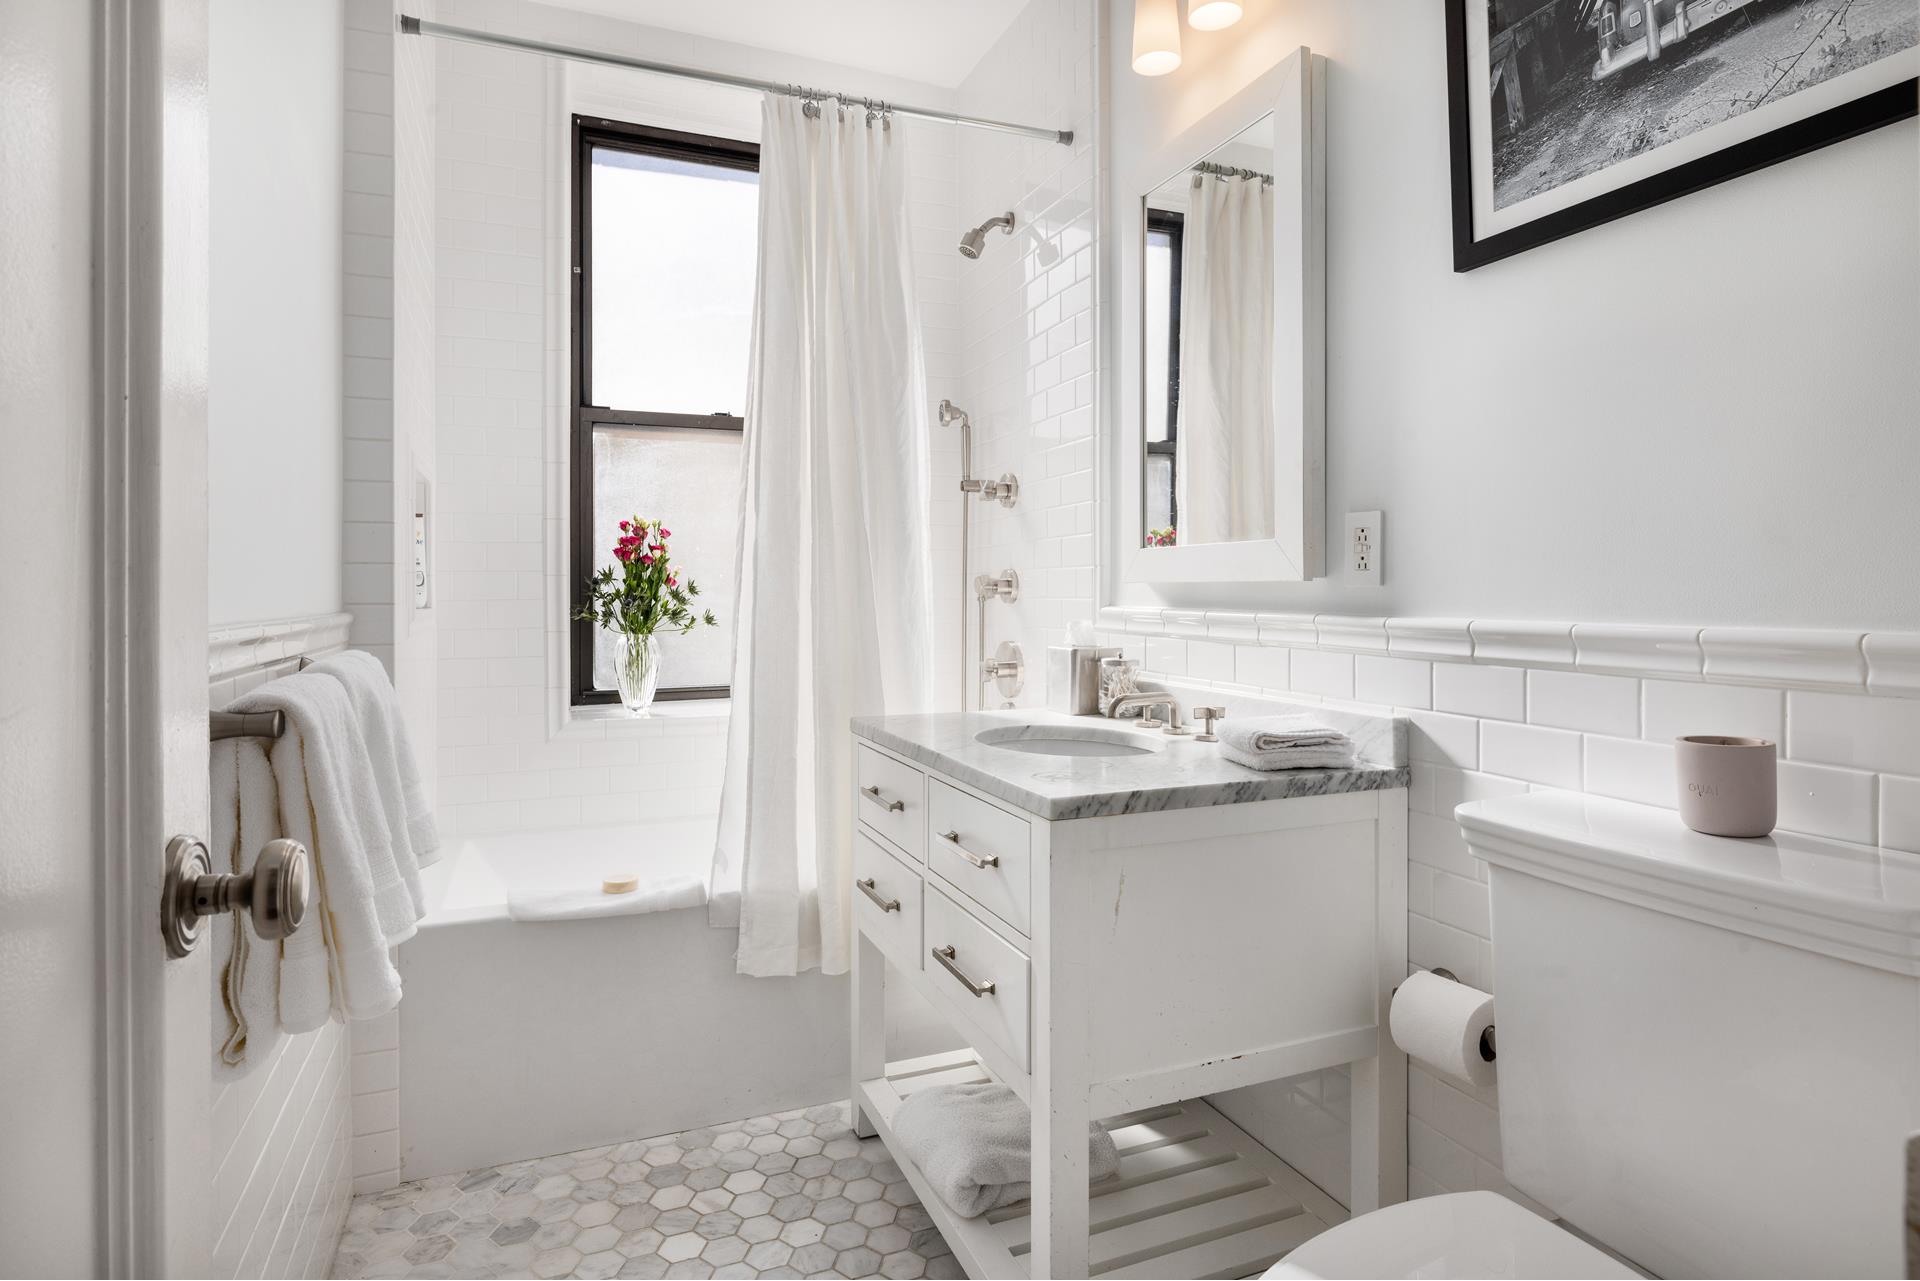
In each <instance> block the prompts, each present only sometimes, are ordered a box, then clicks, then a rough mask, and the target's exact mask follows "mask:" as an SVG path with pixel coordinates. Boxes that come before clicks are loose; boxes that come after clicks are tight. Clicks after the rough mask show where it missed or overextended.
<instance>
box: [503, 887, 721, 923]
mask: <svg viewBox="0 0 1920 1281" xmlns="http://www.w3.org/2000/svg"><path fill="white" fill-rule="evenodd" d="M706 901H707V883H706V882H705V881H703V880H701V879H700V878H699V877H697V876H667V877H662V878H661V879H660V880H657V881H642V882H641V883H640V885H639V888H637V889H634V890H631V891H629V892H628V893H625V894H608V893H606V892H605V891H604V890H602V889H601V888H600V887H599V886H598V885H583V886H581V887H579V888H577V889H574V888H567V889H558V890H548V889H542V890H514V891H511V892H510V893H508V895H507V915H508V916H509V917H511V918H512V919H513V920H516V921H580V920H586V919H587V918H589V917H595V916H638V915H639V914H640V913H642V912H671V911H673V910H674V909H675V908H681V907H701V906H704V905H705V903H706Z"/></svg>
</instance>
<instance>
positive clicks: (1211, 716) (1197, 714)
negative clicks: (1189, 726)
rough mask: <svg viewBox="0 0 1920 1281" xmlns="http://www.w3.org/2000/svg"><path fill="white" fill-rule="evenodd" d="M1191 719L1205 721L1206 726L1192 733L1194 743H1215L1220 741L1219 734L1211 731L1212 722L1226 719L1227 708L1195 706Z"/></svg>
mask: <svg viewBox="0 0 1920 1281" xmlns="http://www.w3.org/2000/svg"><path fill="white" fill-rule="evenodd" d="M1193 719H1195V720H1197V721H1205V722H1206V728H1205V729H1204V730H1202V731H1201V732H1200V733H1198V734H1196V735H1194V737H1193V741H1194V742H1196V743H1217V742H1219V741H1220V736H1219V735H1218V734H1216V733H1214V732H1213V723H1214V722H1215V721H1224V720H1225V719H1227V709H1226V708H1224V707H1196V708H1194V709H1193Z"/></svg>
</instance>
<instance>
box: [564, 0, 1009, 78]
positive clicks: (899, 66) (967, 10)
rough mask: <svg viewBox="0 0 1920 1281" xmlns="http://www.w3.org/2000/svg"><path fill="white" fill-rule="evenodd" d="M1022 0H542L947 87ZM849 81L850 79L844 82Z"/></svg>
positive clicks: (989, 45) (964, 73) (1001, 29)
mask: <svg viewBox="0 0 1920 1281" xmlns="http://www.w3.org/2000/svg"><path fill="white" fill-rule="evenodd" d="M1026 2H1027V0H548V3H553V4H559V5H562V6H564V7H565V8H568V9H579V10H584V11H586V12H589V13H599V14H605V15H607V16H608V17H612V18H624V19H625V20H627V21H628V22H637V23H640V24H641V25H643V26H649V27H664V28H666V29H667V30H670V31H685V32H687V33H689V34H692V35H697V36H708V37H711V38H713V39H717V40H728V41H732V42H734V43H736V44H746V45H753V46H756V47H758V48H761V49H773V50H776V51H779V52H781V53H793V54H798V55H800V56H801V57H805V58H818V59H820V60H821V61H823V62H837V63H840V64H841V65H843V66H848V67H858V68H861V69H864V70H868V71H877V72H881V73H883V74H886V75H893V76H902V77H905V78H906V79H909V80H918V81H921V82H922V83H925V84H931V85H939V86H942V87H944V88H953V87H954V86H956V85H958V84H959V83H960V82H961V81H962V80H964V79H966V76H967V73H968V72H970V71H972V70H973V68H974V65H975V64H976V63H978V62H979V61H980V59H981V57H982V55H984V54H985V53H986V52H987V50H988V49H990V48H992V47H993V43H994V41H996V40H998V39H999V38H1000V35H1001V33H1002V32H1004V31H1005V30H1006V29H1007V27H1008V25H1009V24H1010V23H1012V21H1013V19H1014V16H1015V15H1016V14H1018V13H1019V12H1020V10H1021V9H1022V8H1023V7H1025V5H1026ZM849 87H850V88H851V87H854V86H849Z"/></svg>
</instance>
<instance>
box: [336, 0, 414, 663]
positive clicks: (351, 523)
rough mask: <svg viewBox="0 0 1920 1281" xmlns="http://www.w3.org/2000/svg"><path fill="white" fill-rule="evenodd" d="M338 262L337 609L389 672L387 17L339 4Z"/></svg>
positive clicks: (359, 643) (392, 493) (391, 487)
mask: <svg viewBox="0 0 1920 1281" xmlns="http://www.w3.org/2000/svg"><path fill="white" fill-rule="evenodd" d="M344 13H345V22H346V33H345V54H344V56H345V60H346V71H345V75H346V81H345V85H344V88H343V102H344V105H345V110H346V122H345V131H344V136H345V139H346V155H345V157H344V172H345V186H346V191H345V194H344V200H345V206H344V211H343V212H344V226H345V231H344V235H345V244H344V246H343V253H342V256H343V259H344V262H345V271H346V279H345V281H344V310H345V313H346V314H345V318H344V321H343V323H344V326H345V328H344V332H343V334H342V351H343V360H344V368H343V369H342V371H341V376H342V379H343V386H344V391H345V398H344V400H343V402H342V404H343V413H344V416H345V422H344V423H343V434H344V436H345V438H346V439H345V451H346V456H345V463H344V473H343V474H344V484H345V487H346V492H345V495H344V504H343V509H344V511H345V517H344V519H345V528H344V529H343V530H342V532H341V540H342V542H341V570H340V590H341V600H342V605H341V607H342V608H343V609H345V610H347V611H348V612H349V613H351V614H352V615H353V634H352V637H351V640H352V643H353V645H354V647H355V648H357V649H364V650H366V651H367V652H368V653H371V654H376V655H378V656H379V658H380V660H381V661H382V662H384V663H386V664H387V667H388V670H389V671H391V670H392V667H393V641H394V596H395V590H394V589H395V574H394V548H395V545H396V542H395V540H396V538H397V536H398V534H399V531H400V529H401V525H400V523H399V521H398V519H397V515H396V503H397V502H398V501H399V499H398V493H399V489H398V486H397V485H396V481H397V479H398V471H397V469H396V467H395V462H394V428H393V421H394V407H393V396H394V359H393V357H394V350H393V342H394V328H393V322H394V307H393V300H394V263H395V254H394V167H393V160H394V131H393V116H394V103H393V92H394V75H393V61H394V40H393V29H394V10H393V5H392V0H347V3H346V5H345V10H344Z"/></svg>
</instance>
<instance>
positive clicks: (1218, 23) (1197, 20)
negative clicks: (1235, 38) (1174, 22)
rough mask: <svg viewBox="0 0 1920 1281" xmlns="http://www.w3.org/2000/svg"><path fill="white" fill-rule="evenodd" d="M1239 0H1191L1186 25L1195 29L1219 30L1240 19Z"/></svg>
mask: <svg viewBox="0 0 1920 1281" xmlns="http://www.w3.org/2000/svg"><path fill="white" fill-rule="evenodd" d="M1240 13H1241V10H1240V0H1193V3H1192V5H1191V6H1190V7H1189V8H1188V9H1187V25H1188V26H1190V27H1192V28H1193V29H1194V30H1195V31H1219V30H1222V29H1224V28H1226V27H1231V26H1232V25H1233V24H1234V23H1236V22H1238V21H1240Z"/></svg>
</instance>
